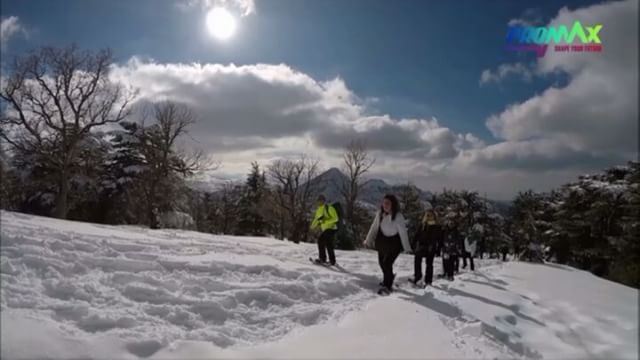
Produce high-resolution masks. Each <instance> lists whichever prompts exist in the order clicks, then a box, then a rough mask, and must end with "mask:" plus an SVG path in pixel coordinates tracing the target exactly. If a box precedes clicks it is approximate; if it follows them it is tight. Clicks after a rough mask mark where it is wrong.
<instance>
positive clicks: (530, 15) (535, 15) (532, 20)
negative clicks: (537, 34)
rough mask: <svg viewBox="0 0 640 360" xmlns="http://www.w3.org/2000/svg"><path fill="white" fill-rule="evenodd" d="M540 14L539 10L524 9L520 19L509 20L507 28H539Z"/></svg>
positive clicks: (540, 22) (540, 23)
mask: <svg viewBox="0 0 640 360" xmlns="http://www.w3.org/2000/svg"><path fill="white" fill-rule="evenodd" d="M542 22H543V20H542V14H541V13H540V10H539V9H536V8H529V9H526V10H525V11H524V12H523V13H522V16H521V17H520V18H516V19H511V20H509V23H508V25H509V26H518V25H519V26H540V25H542Z"/></svg>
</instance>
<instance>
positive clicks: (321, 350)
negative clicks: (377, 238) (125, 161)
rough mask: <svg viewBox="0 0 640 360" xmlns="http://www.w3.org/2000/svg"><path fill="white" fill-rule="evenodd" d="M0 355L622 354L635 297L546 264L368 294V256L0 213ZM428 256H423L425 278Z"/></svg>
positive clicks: (407, 270) (374, 277)
mask: <svg viewBox="0 0 640 360" xmlns="http://www.w3.org/2000/svg"><path fill="white" fill-rule="evenodd" d="M0 220H1V222H0V225H1V233H0V234H1V242H0V250H1V252H0V276H1V278H2V287H1V288H0V290H1V291H0V294H1V296H0V309H1V320H2V321H1V326H2V329H1V330H2V332H1V338H0V340H1V343H0V348H1V353H0V356H1V357H2V358H3V359H5V358H6V359H11V358H119V359H137V358H152V359H177V358H190V359H195V358H244V359H247V358H258V357H259V358H371V359H374V358H377V359H383V358H384V359H389V358H405V359H412V358H413V359H418V358H420V359H425V358H439V359H441V358H456V359H478V358H487V359H493V358H525V359H559V358H573V359H577V358H580V359H602V358H616V359H623V358H624V359H636V358H637V357H638V355H637V354H638V344H637V338H638V324H637V319H638V303H637V300H638V297H637V296H638V295H637V290H635V289H632V288H628V287H625V286H622V285H619V284H615V283H612V282H609V281H606V280H603V279H600V278H597V277H595V276H594V275H592V274H590V273H587V272H583V271H579V270H576V269H573V268H570V267H566V266H560V265H554V264H527V263H519V262H509V263H501V262H499V261H497V260H476V267H477V268H476V272H473V273H472V272H466V271H463V273H462V274H461V275H459V276H458V277H457V278H456V280H455V281H453V282H447V281H444V280H437V281H436V282H435V283H434V285H435V286H434V287H431V288H429V289H427V290H423V289H414V288H412V287H410V286H409V285H408V282H407V280H406V279H407V277H408V276H409V275H411V273H412V268H413V259H412V257H411V256H408V255H401V256H400V258H399V259H398V262H397V266H396V272H397V273H398V277H399V280H398V284H400V287H399V288H398V289H397V290H396V291H395V292H394V293H393V294H392V295H390V296H388V297H379V296H377V295H375V290H376V289H377V286H378V285H377V283H378V282H379V281H380V278H379V277H380V274H379V272H380V271H379V269H378V265H377V256H376V254H375V252H372V251H368V250H364V251H352V252H344V251H337V258H338V261H339V263H340V264H341V265H342V269H341V270H340V269H329V268H324V267H319V266H314V265H311V264H310V263H309V261H308V260H307V258H308V257H310V256H315V252H316V250H315V249H316V248H315V245H314V244H299V245H296V244H293V243H289V242H284V241H279V240H274V239H269V238H257V237H235V236H220V235H210V234H202V233H197V232H192V231H183V230H169V229H163V230H149V229H145V228H141V227H136V226H118V227H116V226H106V225H97V224H88V223H79V222H71V221H62V220H56V219H50V218H43V217H36V216H30V215H24V214H19V213H12V212H4V211H3V212H1V213H0ZM440 265H441V259H439V258H437V259H436V260H435V272H436V273H439V272H440V271H441V268H440Z"/></svg>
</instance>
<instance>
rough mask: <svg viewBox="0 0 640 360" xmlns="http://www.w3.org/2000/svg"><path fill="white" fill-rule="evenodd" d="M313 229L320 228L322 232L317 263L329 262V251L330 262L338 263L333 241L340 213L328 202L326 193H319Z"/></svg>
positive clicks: (332, 263)
mask: <svg viewBox="0 0 640 360" xmlns="http://www.w3.org/2000/svg"><path fill="white" fill-rule="evenodd" d="M317 205H318V207H317V208H316V212H315V215H314V217H313V221H312V222H311V229H317V228H320V230H322V233H321V234H320V237H318V258H317V259H315V260H314V262H315V263H316V264H321V265H324V264H326V263H327V252H328V253H329V263H330V264H331V265H335V264H336V254H335V252H334V250H333V241H334V238H335V235H336V232H337V231H338V225H337V224H338V213H337V212H336V209H335V208H334V207H333V205H331V204H327V199H326V198H325V197H324V195H319V196H318V199H317Z"/></svg>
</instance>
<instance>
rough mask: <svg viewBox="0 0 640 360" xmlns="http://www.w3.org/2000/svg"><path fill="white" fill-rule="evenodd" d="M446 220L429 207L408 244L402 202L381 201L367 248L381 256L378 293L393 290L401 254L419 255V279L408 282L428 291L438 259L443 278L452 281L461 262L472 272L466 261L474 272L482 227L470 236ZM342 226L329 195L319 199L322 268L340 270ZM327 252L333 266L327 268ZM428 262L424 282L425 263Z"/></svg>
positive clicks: (316, 219)
mask: <svg viewBox="0 0 640 360" xmlns="http://www.w3.org/2000/svg"><path fill="white" fill-rule="evenodd" d="M450 220H451V219H449V218H447V216H445V214H444V212H443V211H442V209H439V208H436V209H434V208H432V207H430V206H429V207H428V208H427V209H426V211H425V213H424V215H423V216H422V220H421V222H420V224H419V225H418V229H417V231H416V234H415V236H414V238H413V239H409V235H408V232H407V225H406V221H405V218H404V216H403V215H402V213H400V203H399V201H398V199H397V197H396V196H395V195H392V194H387V195H385V196H384V198H383V199H382V204H381V206H380V209H379V210H378V211H377V212H376V215H375V217H374V218H373V221H372V223H371V227H370V229H369V232H368V233H367V236H366V239H365V242H364V244H365V246H366V247H368V248H372V249H375V250H376V251H377V252H378V263H379V265H380V269H381V270H382V282H381V283H380V289H379V290H378V294H380V295H387V294H389V293H391V292H392V291H393V283H394V280H395V277H396V274H395V273H394V272H393V264H394V262H395V260H396V259H397V258H398V256H399V255H400V254H401V253H403V252H404V253H407V254H413V255H414V274H413V277H412V278H410V279H409V281H410V282H411V283H413V284H414V285H415V286H421V287H426V286H429V285H431V284H432V282H433V259H434V258H435V257H436V255H441V256H442V268H443V271H444V273H443V274H442V275H441V276H442V277H444V278H446V279H448V280H453V276H454V273H457V272H459V269H460V258H462V261H463V265H462V268H463V269H464V268H466V267H467V259H468V260H469V265H470V267H471V270H472V271H473V270H475V266H474V263H473V258H474V254H475V250H476V244H477V242H478V239H479V236H480V235H481V228H480V227H479V226H473V227H471V229H470V230H469V231H468V233H467V234H465V235H464V236H463V234H462V233H461V232H460V231H459V230H458V229H457V227H456V225H455V223H454V222H453V221H450ZM338 221H339V216H338V212H337V211H336V209H335V207H334V206H333V205H332V204H328V203H327V201H326V198H325V196H323V195H320V196H318V198H317V209H316V211H315V214H314V217H313V221H312V223H311V228H312V229H318V228H319V229H320V230H321V233H320V236H319V238H318V258H317V259H315V260H313V261H314V262H315V263H317V264H322V265H328V264H330V265H336V256H335V252H334V246H333V242H334V237H335V234H336V232H337V229H338V227H337V224H338ZM327 253H328V255H329V259H328V260H329V261H328V263H327ZM423 259H424V260H425V262H426V269H425V273H424V278H423V275H422V262H423Z"/></svg>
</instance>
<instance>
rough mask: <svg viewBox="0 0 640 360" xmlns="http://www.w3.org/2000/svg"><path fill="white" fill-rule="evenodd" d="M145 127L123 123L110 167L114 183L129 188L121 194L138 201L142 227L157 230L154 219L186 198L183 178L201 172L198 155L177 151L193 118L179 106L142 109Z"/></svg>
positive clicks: (164, 105)
mask: <svg viewBox="0 0 640 360" xmlns="http://www.w3.org/2000/svg"><path fill="white" fill-rule="evenodd" d="M147 116H150V117H152V118H153V123H152V124H150V125H145V123H144V121H143V122H142V123H140V124H138V123H126V122H123V123H122V124H121V126H122V127H123V128H124V129H125V130H124V131H121V132H117V133H115V138H114V143H115V145H114V147H115V149H116V154H115V155H114V162H113V164H112V166H111V167H112V171H113V174H115V175H116V176H117V179H116V180H115V181H116V182H117V183H119V184H128V186H127V189H126V190H124V191H126V192H128V193H129V194H130V195H132V196H135V197H137V198H138V199H139V200H141V201H140V204H135V205H134V206H136V207H142V209H141V210H142V211H141V213H142V214H144V217H143V218H144V223H146V224H148V225H149V226H150V227H151V228H157V227H158V225H159V224H158V219H157V216H158V214H159V213H161V212H164V211H170V210H174V207H176V205H177V203H178V199H179V198H180V197H182V198H183V200H184V196H186V193H185V184H184V178H185V177H188V176H191V175H193V174H194V173H195V171H197V170H199V169H201V167H202V166H203V164H202V156H201V154H200V153H197V152H196V153H194V154H185V153H183V152H181V151H179V150H178V149H177V141H178V139H179V138H180V137H181V136H182V135H184V134H186V133H187V130H188V128H189V126H191V125H192V124H193V123H194V121H195V115H194V114H193V113H192V112H191V110H190V109H189V108H188V107H187V106H186V105H182V104H177V103H173V102H161V103H156V104H153V105H151V106H150V107H148V108H146V109H145V117H147Z"/></svg>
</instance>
